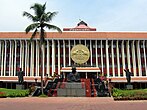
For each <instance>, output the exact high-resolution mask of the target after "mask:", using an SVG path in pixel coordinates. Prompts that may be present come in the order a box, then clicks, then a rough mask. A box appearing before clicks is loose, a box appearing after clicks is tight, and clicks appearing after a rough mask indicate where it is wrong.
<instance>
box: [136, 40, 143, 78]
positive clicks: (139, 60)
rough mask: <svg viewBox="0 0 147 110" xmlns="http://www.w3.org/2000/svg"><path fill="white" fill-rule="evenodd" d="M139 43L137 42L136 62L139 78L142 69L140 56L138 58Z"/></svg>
mask: <svg viewBox="0 0 147 110" xmlns="http://www.w3.org/2000/svg"><path fill="white" fill-rule="evenodd" d="M139 45H140V41H138V42H137V60H138V70H139V76H142V69H141V56H140V46H139Z"/></svg>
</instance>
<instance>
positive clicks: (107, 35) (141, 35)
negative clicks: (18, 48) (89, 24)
mask: <svg viewBox="0 0 147 110" xmlns="http://www.w3.org/2000/svg"><path fill="white" fill-rule="evenodd" d="M31 34H32V33H28V34H25V32H0V39H29V38H30V37H31ZM35 38H39V35H38V36H35ZM46 38H49V39H104V40H105V39H142V40H147V32H63V33H58V32H47V35H46Z"/></svg>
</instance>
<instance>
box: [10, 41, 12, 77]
mask: <svg viewBox="0 0 147 110" xmlns="http://www.w3.org/2000/svg"><path fill="white" fill-rule="evenodd" d="M9 42H10V56H9V76H11V72H12V71H11V69H12V68H11V63H12V60H11V59H12V41H11V40H10V41H9Z"/></svg>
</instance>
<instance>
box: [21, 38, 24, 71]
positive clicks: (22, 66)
mask: <svg viewBox="0 0 147 110" xmlns="http://www.w3.org/2000/svg"><path fill="white" fill-rule="evenodd" d="M21 43H22V64H21V68H22V70H23V71H24V54H25V53H24V47H25V46H24V41H21Z"/></svg>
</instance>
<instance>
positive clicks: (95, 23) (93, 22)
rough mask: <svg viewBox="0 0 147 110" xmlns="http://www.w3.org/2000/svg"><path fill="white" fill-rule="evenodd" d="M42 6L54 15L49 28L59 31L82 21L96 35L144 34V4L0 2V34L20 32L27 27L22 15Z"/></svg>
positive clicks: (115, 0) (120, 0)
mask: <svg viewBox="0 0 147 110" xmlns="http://www.w3.org/2000/svg"><path fill="white" fill-rule="evenodd" d="M45 2H47V4H46V7H47V9H46V11H51V12H53V11H58V12H59V13H58V14H57V15H56V17H55V18H54V19H53V21H52V24H54V25H56V26H58V27H60V28H61V29H63V28H65V27H66V28H67V27H75V26H76V25H77V23H78V22H79V21H80V20H79V19H81V20H83V21H85V22H86V23H87V24H88V25H89V27H93V28H97V31H147V0H0V31H1V32H3V31H4V32H5V31H7V32H9V31H10V32H17V31H18V32H23V31H24V30H25V28H26V27H27V26H28V25H29V24H30V23H31V21H30V20H29V19H27V18H26V17H23V16H22V13H23V11H27V12H30V13H32V14H33V11H32V10H30V6H32V5H33V4H34V3H41V4H44V3H45Z"/></svg>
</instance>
